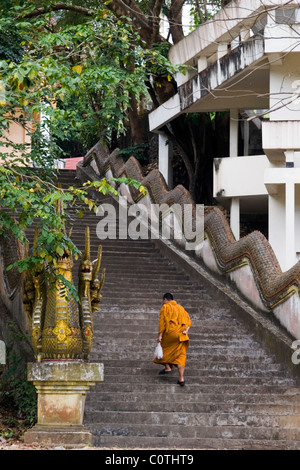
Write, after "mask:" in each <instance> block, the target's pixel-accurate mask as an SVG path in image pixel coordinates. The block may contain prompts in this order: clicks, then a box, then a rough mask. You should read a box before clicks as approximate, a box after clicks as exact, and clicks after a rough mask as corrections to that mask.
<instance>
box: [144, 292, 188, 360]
mask: <svg viewBox="0 0 300 470" xmlns="http://www.w3.org/2000/svg"><path fill="white" fill-rule="evenodd" d="M190 326H191V320H190V317H189V314H188V313H187V312H186V310H185V309H184V308H183V307H182V306H181V305H179V304H178V303H177V302H176V301H175V300H171V301H170V302H168V303H167V304H164V305H163V306H162V308H161V310H160V315H159V325H158V329H159V332H158V333H159V334H160V333H162V334H163V335H162V340H161V347H162V350H163V358H162V359H155V360H154V361H153V362H155V363H156V364H176V365H180V366H185V363H186V352H187V349H188V347H189V337H188V335H184V334H182V332H183V331H184V330H186V328H187V327H190Z"/></svg>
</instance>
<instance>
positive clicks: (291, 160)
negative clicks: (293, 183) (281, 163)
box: [284, 150, 295, 168]
mask: <svg viewBox="0 0 300 470" xmlns="http://www.w3.org/2000/svg"><path fill="white" fill-rule="evenodd" d="M284 154H285V166H286V168H294V166H295V152H294V150H286V151H285V152H284Z"/></svg>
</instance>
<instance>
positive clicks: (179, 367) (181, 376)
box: [177, 365, 185, 382]
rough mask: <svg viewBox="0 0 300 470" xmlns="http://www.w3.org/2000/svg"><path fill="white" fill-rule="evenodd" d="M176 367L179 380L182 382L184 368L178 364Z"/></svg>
mask: <svg viewBox="0 0 300 470" xmlns="http://www.w3.org/2000/svg"><path fill="white" fill-rule="evenodd" d="M177 368H178V373H179V382H184V369H185V367H184V366H180V365H178V366H177Z"/></svg>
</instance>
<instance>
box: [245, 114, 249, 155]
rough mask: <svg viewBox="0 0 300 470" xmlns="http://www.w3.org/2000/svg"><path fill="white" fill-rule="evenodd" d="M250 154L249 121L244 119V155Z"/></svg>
mask: <svg viewBox="0 0 300 470" xmlns="http://www.w3.org/2000/svg"><path fill="white" fill-rule="evenodd" d="M248 155H249V122H248V121H244V156H245V157H247V156H248Z"/></svg>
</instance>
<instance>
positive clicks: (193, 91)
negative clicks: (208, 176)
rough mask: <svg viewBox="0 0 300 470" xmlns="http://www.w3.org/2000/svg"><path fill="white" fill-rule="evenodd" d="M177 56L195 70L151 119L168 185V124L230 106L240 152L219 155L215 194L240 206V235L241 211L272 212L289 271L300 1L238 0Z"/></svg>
mask: <svg viewBox="0 0 300 470" xmlns="http://www.w3.org/2000/svg"><path fill="white" fill-rule="evenodd" d="M169 57H170V60H171V61H172V62H173V63H175V64H185V65H190V66H191V71H190V72H189V73H187V74H186V75H185V76H184V75H182V76H178V77H177V83H178V86H179V87H178V93H177V94H176V95H175V96H173V97H172V98H171V99H169V100H168V101H167V102H166V103H164V104H163V105H162V106H160V107H159V108H158V109H156V110H155V111H153V112H152V113H151V114H150V117H149V123H150V130H151V131H152V132H157V133H159V134H160V138H159V143H160V146H159V168H160V170H161V172H162V173H163V175H164V177H165V179H166V181H167V182H169V183H170V184H172V183H171V178H172V172H171V170H170V154H171V149H169V148H168V147H167V146H166V138H165V136H164V135H163V133H162V132H161V131H160V129H161V128H162V127H163V126H164V125H166V124H167V123H169V122H171V121H172V120H173V119H174V118H175V117H177V116H178V115H180V114H182V113H190V112H193V113H195V112H199V113H201V112H208V111H209V112H213V111H221V110H227V111H230V150H229V153H230V155H229V158H228V157H227V158H218V159H215V161H214V197H215V198H216V199H217V200H218V201H219V202H220V203H221V204H222V205H224V206H225V207H226V208H228V209H229V210H230V218H231V228H232V230H233V233H234V234H235V237H236V239H238V238H239V236H240V232H239V231H240V214H241V213H246V212H247V211H255V212H257V213H259V212H261V213H268V234H269V241H270V243H271V246H272V247H273V249H274V252H275V254H276V256H277V258H278V261H279V263H280V265H281V268H282V270H283V271H284V270H287V269H289V268H290V267H291V266H293V265H294V264H295V262H296V261H297V260H298V257H299V256H300V236H297V234H299V233H300V0H298V1H297V0H232V1H231V2H230V3H229V4H228V5H227V6H226V7H225V8H224V9H222V10H221V11H220V12H219V13H218V14H217V15H215V16H214V17H213V18H212V19H211V20H210V21H209V22H207V23H206V24H204V25H202V26H200V27H198V28H197V29H196V30H195V31H193V32H192V33H191V34H190V35H189V36H187V37H186V38H184V39H183V40H182V41H181V42H180V43H178V44H176V45H175V46H173V47H172V48H171V50H170V55H169ZM192 67H193V68H192ZM254 135H255V136H256V137H257V136H258V137H259V138H260V139H261V144H260V145H258V146H256V147H255V146H253V136H254ZM256 142H257V140H256ZM241 144H242V145H241ZM259 147H260V148H259Z"/></svg>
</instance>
